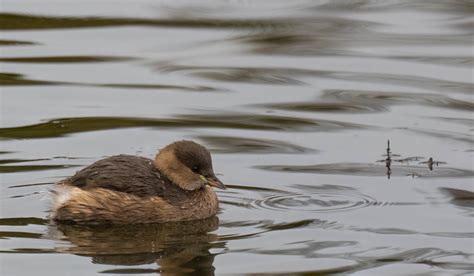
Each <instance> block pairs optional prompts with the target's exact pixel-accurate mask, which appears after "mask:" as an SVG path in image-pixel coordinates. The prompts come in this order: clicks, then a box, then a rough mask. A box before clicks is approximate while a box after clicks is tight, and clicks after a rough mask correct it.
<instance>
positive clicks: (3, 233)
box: [0, 231, 42, 239]
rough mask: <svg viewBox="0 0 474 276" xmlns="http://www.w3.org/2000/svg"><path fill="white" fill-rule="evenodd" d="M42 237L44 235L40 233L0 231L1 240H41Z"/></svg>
mask: <svg viewBox="0 0 474 276" xmlns="http://www.w3.org/2000/svg"><path fill="white" fill-rule="evenodd" d="M41 237H42V234H39V233H30V232H13V231H0V239H10V238H26V239H40V238H41Z"/></svg>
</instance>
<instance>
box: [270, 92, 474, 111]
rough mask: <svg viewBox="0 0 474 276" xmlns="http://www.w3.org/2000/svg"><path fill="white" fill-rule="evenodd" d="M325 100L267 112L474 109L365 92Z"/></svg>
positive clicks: (429, 97) (436, 98) (439, 99)
mask: <svg viewBox="0 0 474 276" xmlns="http://www.w3.org/2000/svg"><path fill="white" fill-rule="evenodd" d="M321 98H322V99H319V100H314V101H305V102H293V103H278V104H265V105H263V106H265V107H267V108H276V109H284V110H291V111H307V112H335V113H369V112H382V111H388V108H389V107H390V106H392V105H402V104H405V105H407V104H415V105H420V106H435V107H441V108H449V109H455V110H462V111H471V110H473V109H474V102H470V101H463V100H457V99H452V98H450V97H447V96H444V95H438V94H422V93H406V92H405V93H404V92H381V91H363V90H324V91H323V94H322V96H321Z"/></svg>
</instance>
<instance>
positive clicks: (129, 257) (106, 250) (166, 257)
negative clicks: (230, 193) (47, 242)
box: [50, 216, 224, 275]
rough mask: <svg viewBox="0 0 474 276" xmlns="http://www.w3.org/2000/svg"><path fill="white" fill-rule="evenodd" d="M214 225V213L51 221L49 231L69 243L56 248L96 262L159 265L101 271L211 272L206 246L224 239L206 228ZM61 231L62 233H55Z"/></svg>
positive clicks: (211, 260) (210, 246)
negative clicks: (130, 221)
mask: <svg viewBox="0 0 474 276" xmlns="http://www.w3.org/2000/svg"><path fill="white" fill-rule="evenodd" d="M218 227H219V219H218V218H217V217H215V216H214V217H211V218H209V219H205V220H198V221H187V222H178V223H164V224H140V225H95V226H90V225H88V226H86V225H54V226H51V228H50V234H52V235H55V236H56V237H55V238H61V239H64V240H67V241H69V242H71V243H72V244H73V246H72V247H69V248H65V249H61V250H58V251H62V252H67V253H72V254H76V255H80V256H87V257H92V262H93V263H96V264H110V265H123V266H137V265H144V264H152V263H157V264H158V265H159V268H157V269H156V270H155V269H142V268H132V269H131V268H126V269H112V270H107V271H102V272H109V273H144V272H148V273H150V272H156V273H160V274H161V275H176V274H187V273H190V274H200V275H214V266H213V262H214V255H213V254H211V253H210V252H209V250H210V249H211V248H214V247H221V248H222V247H223V246H224V243H220V242H218V236H217V235H216V234H213V233H209V232H211V231H214V230H216V229H217V228H218ZM58 231H59V232H58ZM61 234H62V235H64V237H59V236H61ZM58 235H59V236H58Z"/></svg>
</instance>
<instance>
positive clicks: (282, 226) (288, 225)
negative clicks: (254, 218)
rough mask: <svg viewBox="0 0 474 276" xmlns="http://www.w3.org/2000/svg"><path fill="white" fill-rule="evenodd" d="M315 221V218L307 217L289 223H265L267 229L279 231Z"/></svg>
mask: <svg viewBox="0 0 474 276" xmlns="http://www.w3.org/2000/svg"><path fill="white" fill-rule="evenodd" d="M315 222H316V220H315V219H305V220H300V221H294V222H287V223H276V224H271V225H265V229H267V230H270V231H279V230H289V229H296V228H304V227H306V226H308V225H311V224H313V223H315Z"/></svg>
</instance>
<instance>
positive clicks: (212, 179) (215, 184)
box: [206, 175, 226, 190]
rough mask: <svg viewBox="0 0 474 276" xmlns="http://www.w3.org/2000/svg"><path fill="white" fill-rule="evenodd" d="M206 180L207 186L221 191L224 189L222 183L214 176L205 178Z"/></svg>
mask: <svg viewBox="0 0 474 276" xmlns="http://www.w3.org/2000/svg"><path fill="white" fill-rule="evenodd" d="M206 179H207V184H208V185H209V186H211V187H216V188H219V189H222V190H225V189H226V187H225V185H224V183H222V182H221V181H220V180H219V179H218V178H217V177H216V176H215V175H212V176H209V177H206Z"/></svg>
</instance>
